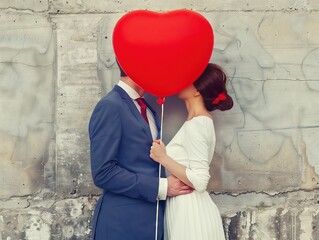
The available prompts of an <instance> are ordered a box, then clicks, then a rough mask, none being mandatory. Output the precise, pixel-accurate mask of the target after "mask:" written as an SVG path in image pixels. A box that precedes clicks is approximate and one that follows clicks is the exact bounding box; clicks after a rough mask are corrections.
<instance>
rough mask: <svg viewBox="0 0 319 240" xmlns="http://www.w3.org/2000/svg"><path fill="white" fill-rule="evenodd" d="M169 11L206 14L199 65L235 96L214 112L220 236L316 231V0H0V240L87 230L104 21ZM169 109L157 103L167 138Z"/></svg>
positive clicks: (315, 234)
mask: <svg viewBox="0 0 319 240" xmlns="http://www.w3.org/2000/svg"><path fill="white" fill-rule="evenodd" d="M179 8H187V9H193V10H196V11H198V12H200V13H201V14H203V15H204V16H205V17H206V18H207V19H208V20H209V21H210V22H211V24H212V26H213V28H214V30H215V37H216V44H215V49H214V54H213V56H212V59H211V61H212V62H216V63H218V64H221V65H222V66H223V67H224V68H225V69H226V71H227V72H228V75H229V83H228V90H229V92H230V93H231V95H232V96H233V98H234V101H235V106H234V108H233V109H232V110H231V111H229V112H226V113H220V112H218V113H215V114H214V118H215V125H216V132H217V146H216V153H215V156H214V159H213V164H212V166H211V173H212V179H211V181H210V185H209V190H210V191H211V197H212V199H213V200H214V201H215V202H216V204H217V205H218V207H219V209H220V210H221V213H222V215H223V221H224V228H225V231H226V234H227V238H228V239H232V240H235V239H249V240H252V239H260V240H268V239H281V240H286V239H289V240H290V239H292V240H293V239H304V240H310V239H319V225H318V221H319V211H318V210H317V206H318V204H319V199H318V191H317V188H318V185H319V150H318V149H319V148H318V147H319V140H318V139H319V138H318V136H319V34H318V27H319V12H318V10H319V2H318V1H317V0H285V1H276V0H269V1H261V0H255V1H249V0H227V1H225V0H215V1H213V0H206V1H196V0H178V1H171V0H161V1H157V0H145V1H134V2H132V1H121V0H119V1H115V0H114V1H113V0H99V1H92V0H68V1H65V0H49V1H48V0H37V1H34V0H24V1H18V0H14V1H13V0H11V1H9V0H2V1H1V2H0V29H1V31H0V53H1V54H0V58H1V61H0V106H1V114H0V143H1V144H0V180H1V181H0V240H2V239H3V240H10V239H11V240H14V239H34V240H36V239H39V240H40V239H41V240H45V239H89V236H90V234H91V230H90V224H91V216H92V211H93V210H94V206H95V203H96V200H97V197H98V195H99V193H100V191H99V190H98V189H97V188H95V187H94V185H93V184H92V181H91V175H90V164H89V148H88V147H89V141H88V135H87V125H88V120H89V117H90V114H91V112H92V110H93V107H94V106H95V104H96V102H97V101H98V99H100V98H101V96H103V95H104V94H105V93H106V92H107V91H109V90H110V89H111V88H112V86H113V85H114V84H115V83H116V82H117V81H118V74H119V72H118V69H117V68H116V65H115V58H114V53H113V50H112V45H111V38H112V30H113V27H114V24H115V23H116V21H117V20H118V19H119V18H120V17H121V16H122V15H123V13H125V12H127V11H130V10H135V9H150V10H157V11H166V10H172V9H179ZM150 101H152V99H150ZM176 106H179V107H180V108H179V109H180V111H179V112H177V113H176V111H173V110H174V109H176ZM182 107H183V105H181V103H180V102H178V101H177V100H176V98H171V99H169V100H167V104H166V118H165V126H164V134H165V141H166V142H167V141H169V140H170V138H171V137H172V136H173V135H174V133H175V132H176V131H177V129H178V127H179V126H180V124H181V123H182V121H183V116H184V115H183V114H184V110H183V108H182Z"/></svg>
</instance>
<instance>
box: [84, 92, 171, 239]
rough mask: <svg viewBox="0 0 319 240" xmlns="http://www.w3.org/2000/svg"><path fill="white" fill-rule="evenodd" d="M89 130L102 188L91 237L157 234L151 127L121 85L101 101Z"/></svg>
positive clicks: (93, 167) (94, 169)
mask: <svg viewBox="0 0 319 240" xmlns="http://www.w3.org/2000/svg"><path fill="white" fill-rule="evenodd" d="M149 108H150V106H149ZM150 110H151V111H152V112H153V114H154V118H155V121H156V125H157V128H158V131H159V128H160V126H159V122H158V118H157V116H156V113H155V112H154V111H153V110H152V109H151V108H150ZM89 135H90V150H91V170H92V177H93V181H94V183H95V185H96V186H98V187H99V188H101V189H102V190H103V194H102V196H101V197H100V199H99V201H98V203H97V206H96V209H95V212H94V217H93V226H92V228H93V232H92V234H93V239H95V240H134V239H136V240H152V239H154V238H155V220H156V198H157V195H158V186H159V178H158V168H159V165H158V163H156V162H154V161H153V160H152V159H151V158H150V156H149V154H150V147H151V145H152V142H153V139H152V135H151V131H150V128H149V126H148V124H147V123H146V122H145V120H144V119H143V118H142V116H141V114H140V112H139V111H138V109H137V108H136V106H135V104H134V103H133V101H132V99H131V98H130V97H129V96H128V94H127V93H126V92H125V91H124V90H123V89H122V88H121V87H119V86H115V87H114V88H113V90H112V91H111V92H110V93H108V94H107V95H106V96H105V97H103V98H102V99H101V100H100V101H99V102H98V104H97V105H96V107H95V109H94V111H93V113H92V116H91V119H90V123H89ZM164 204H165V203H164V201H160V208H159V230H158V239H162V236H163V214H164Z"/></svg>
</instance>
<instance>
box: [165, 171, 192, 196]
mask: <svg viewBox="0 0 319 240" xmlns="http://www.w3.org/2000/svg"><path fill="white" fill-rule="evenodd" d="M167 183H168V189H167V196H169V197H173V196H177V195H183V194H188V193H191V192H193V190H194V189H193V188H191V187H190V186H188V185H186V184H185V183H183V182H182V181H181V180H179V179H178V178H177V177H175V176H173V175H170V176H168V177H167Z"/></svg>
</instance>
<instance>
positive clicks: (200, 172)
mask: <svg viewBox="0 0 319 240" xmlns="http://www.w3.org/2000/svg"><path fill="white" fill-rule="evenodd" d="M211 131H213V129H212V128H210V127H207V125H206V124H205V123H204V122H201V121H197V120H196V121H192V122H190V123H189V124H188V125H186V128H185V135H184V143H183V145H184V148H185V150H186V152H187V155H188V158H189V159H188V161H189V164H188V167H187V168H186V176H187V178H188V180H189V181H190V182H191V183H192V184H193V186H194V187H195V190H197V191H198V192H204V191H206V187H207V184H208V181H209V179H210V175H209V164H210V162H211V159H209V149H210V146H209V145H210V144H211V141H210V137H209V136H210V135H211V134H212V132H211Z"/></svg>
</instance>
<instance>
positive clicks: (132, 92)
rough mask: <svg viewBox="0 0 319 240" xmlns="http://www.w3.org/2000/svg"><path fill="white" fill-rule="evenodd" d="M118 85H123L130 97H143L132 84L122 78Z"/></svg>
mask: <svg viewBox="0 0 319 240" xmlns="http://www.w3.org/2000/svg"><path fill="white" fill-rule="evenodd" d="M117 85H118V86H119V87H121V88H122V89H123V90H124V91H125V92H126V93H127V94H128V95H129V96H130V98H132V99H136V98H139V97H141V96H140V95H139V94H138V93H137V92H136V91H135V90H134V89H133V88H132V87H131V86H129V85H128V84H127V83H125V82H123V81H122V80H120V81H119V82H118V84H117Z"/></svg>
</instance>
